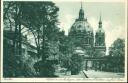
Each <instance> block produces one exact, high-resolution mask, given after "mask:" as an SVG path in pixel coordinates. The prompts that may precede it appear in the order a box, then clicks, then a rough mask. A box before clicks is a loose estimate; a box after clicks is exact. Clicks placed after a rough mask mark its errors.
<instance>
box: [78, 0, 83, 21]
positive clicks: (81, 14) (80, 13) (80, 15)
mask: <svg viewBox="0 0 128 83" xmlns="http://www.w3.org/2000/svg"><path fill="white" fill-rule="evenodd" d="M79 20H84V10H83V6H82V1H81V8H80V11H79Z"/></svg>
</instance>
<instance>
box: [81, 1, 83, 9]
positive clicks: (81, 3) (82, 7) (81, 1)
mask: <svg viewBox="0 0 128 83" xmlns="http://www.w3.org/2000/svg"><path fill="white" fill-rule="evenodd" d="M82 8H83V7H82V1H81V9H82Z"/></svg>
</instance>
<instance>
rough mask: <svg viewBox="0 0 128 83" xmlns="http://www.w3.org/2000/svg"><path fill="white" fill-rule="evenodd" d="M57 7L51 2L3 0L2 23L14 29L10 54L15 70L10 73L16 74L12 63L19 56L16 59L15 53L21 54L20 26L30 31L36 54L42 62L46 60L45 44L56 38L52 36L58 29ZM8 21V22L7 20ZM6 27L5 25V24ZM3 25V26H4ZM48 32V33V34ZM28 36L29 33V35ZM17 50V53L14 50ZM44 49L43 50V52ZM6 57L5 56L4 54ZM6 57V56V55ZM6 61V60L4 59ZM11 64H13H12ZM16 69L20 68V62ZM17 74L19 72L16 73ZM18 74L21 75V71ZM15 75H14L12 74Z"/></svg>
mask: <svg viewBox="0 0 128 83" xmlns="http://www.w3.org/2000/svg"><path fill="white" fill-rule="evenodd" d="M58 10H59V9H58V8H57V7H56V6H55V4H54V3H52V2H36V3H35V2H5V3H4V21H5V22H4V23H5V25H7V24H6V19H7V23H9V24H10V25H9V26H7V27H9V28H10V31H11V30H12V29H13V30H14V37H13V51H14V52H12V53H14V54H11V55H12V56H10V57H11V60H12V62H13V61H14V62H13V63H12V62H11V61H9V62H11V64H10V63H8V64H10V65H11V67H12V69H10V70H14V71H15V72H13V73H12V75H10V76H13V74H16V73H17V71H20V70H16V69H17V68H15V67H16V66H15V67H14V65H15V64H16V63H17V61H18V62H20V63H21V62H22V61H20V59H21V57H19V59H18V60H17V59H16V56H17V55H20V56H21V55H22V34H23V33H22V30H23V29H24V28H22V27H21V26H24V27H25V29H26V31H25V32H27V31H28V32H31V33H32V35H33V36H34V40H35V43H36V48H37V56H38V57H39V58H42V62H43V61H44V62H45V61H46V58H47V57H48V55H47V54H45V52H46V51H47V52H48V50H49V48H48V49H46V48H45V47H47V46H45V45H46V42H47V40H48V41H51V40H52V41H54V40H56V39H55V37H52V36H53V35H56V33H57V32H58V31H59V29H58V27H56V25H57V21H58V19H57V16H58V15H57V12H58ZM8 21H9V22H8ZM5 27H6V26H5ZM5 27H4V28H5ZM49 33H50V34H49ZM29 36H30V35H29ZM17 51H18V54H16V52H17ZM44 51H45V52H44ZM5 57H6V56H5ZM6 58H8V57H6ZM16 60H17V61H16ZM4 61H5V62H6V60H4ZM12 65H13V66H12ZM18 66H20V67H19V68H18V69H22V67H21V64H19V65H18ZM18 66H17V67H18ZM17 75H19V74H17ZM20 75H23V73H21V74H20ZM14 76H16V75H14Z"/></svg>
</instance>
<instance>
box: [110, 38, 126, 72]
mask: <svg viewBox="0 0 128 83" xmlns="http://www.w3.org/2000/svg"><path fill="white" fill-rule="evenodd" d="M124 42H125V41H124V39H120V38H118V39H117V40H115V41H114V43H113V44H112V46H111V48H110V49H109V57H110V58H109V65H110V66H111V68H113V69H111V71H116V72H123V71H124V56H125V43H124Z"/></svg>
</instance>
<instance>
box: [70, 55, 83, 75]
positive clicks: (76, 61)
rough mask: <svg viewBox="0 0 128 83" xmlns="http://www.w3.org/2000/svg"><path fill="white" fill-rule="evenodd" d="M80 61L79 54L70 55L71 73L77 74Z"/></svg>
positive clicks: (79, 68)
mask: <svg viewBox="0 0 128 83" xmlns="http://www.w3.org/2000/svg"><path fill="white" fill-rule="evenodd" d="M82 61H83V56H80V55H78V54H73V55H72V57H71V69H70V70H71V74H72V75H76V74H78V73H79V72H80V71H81V69H82Z"/></svg>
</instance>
